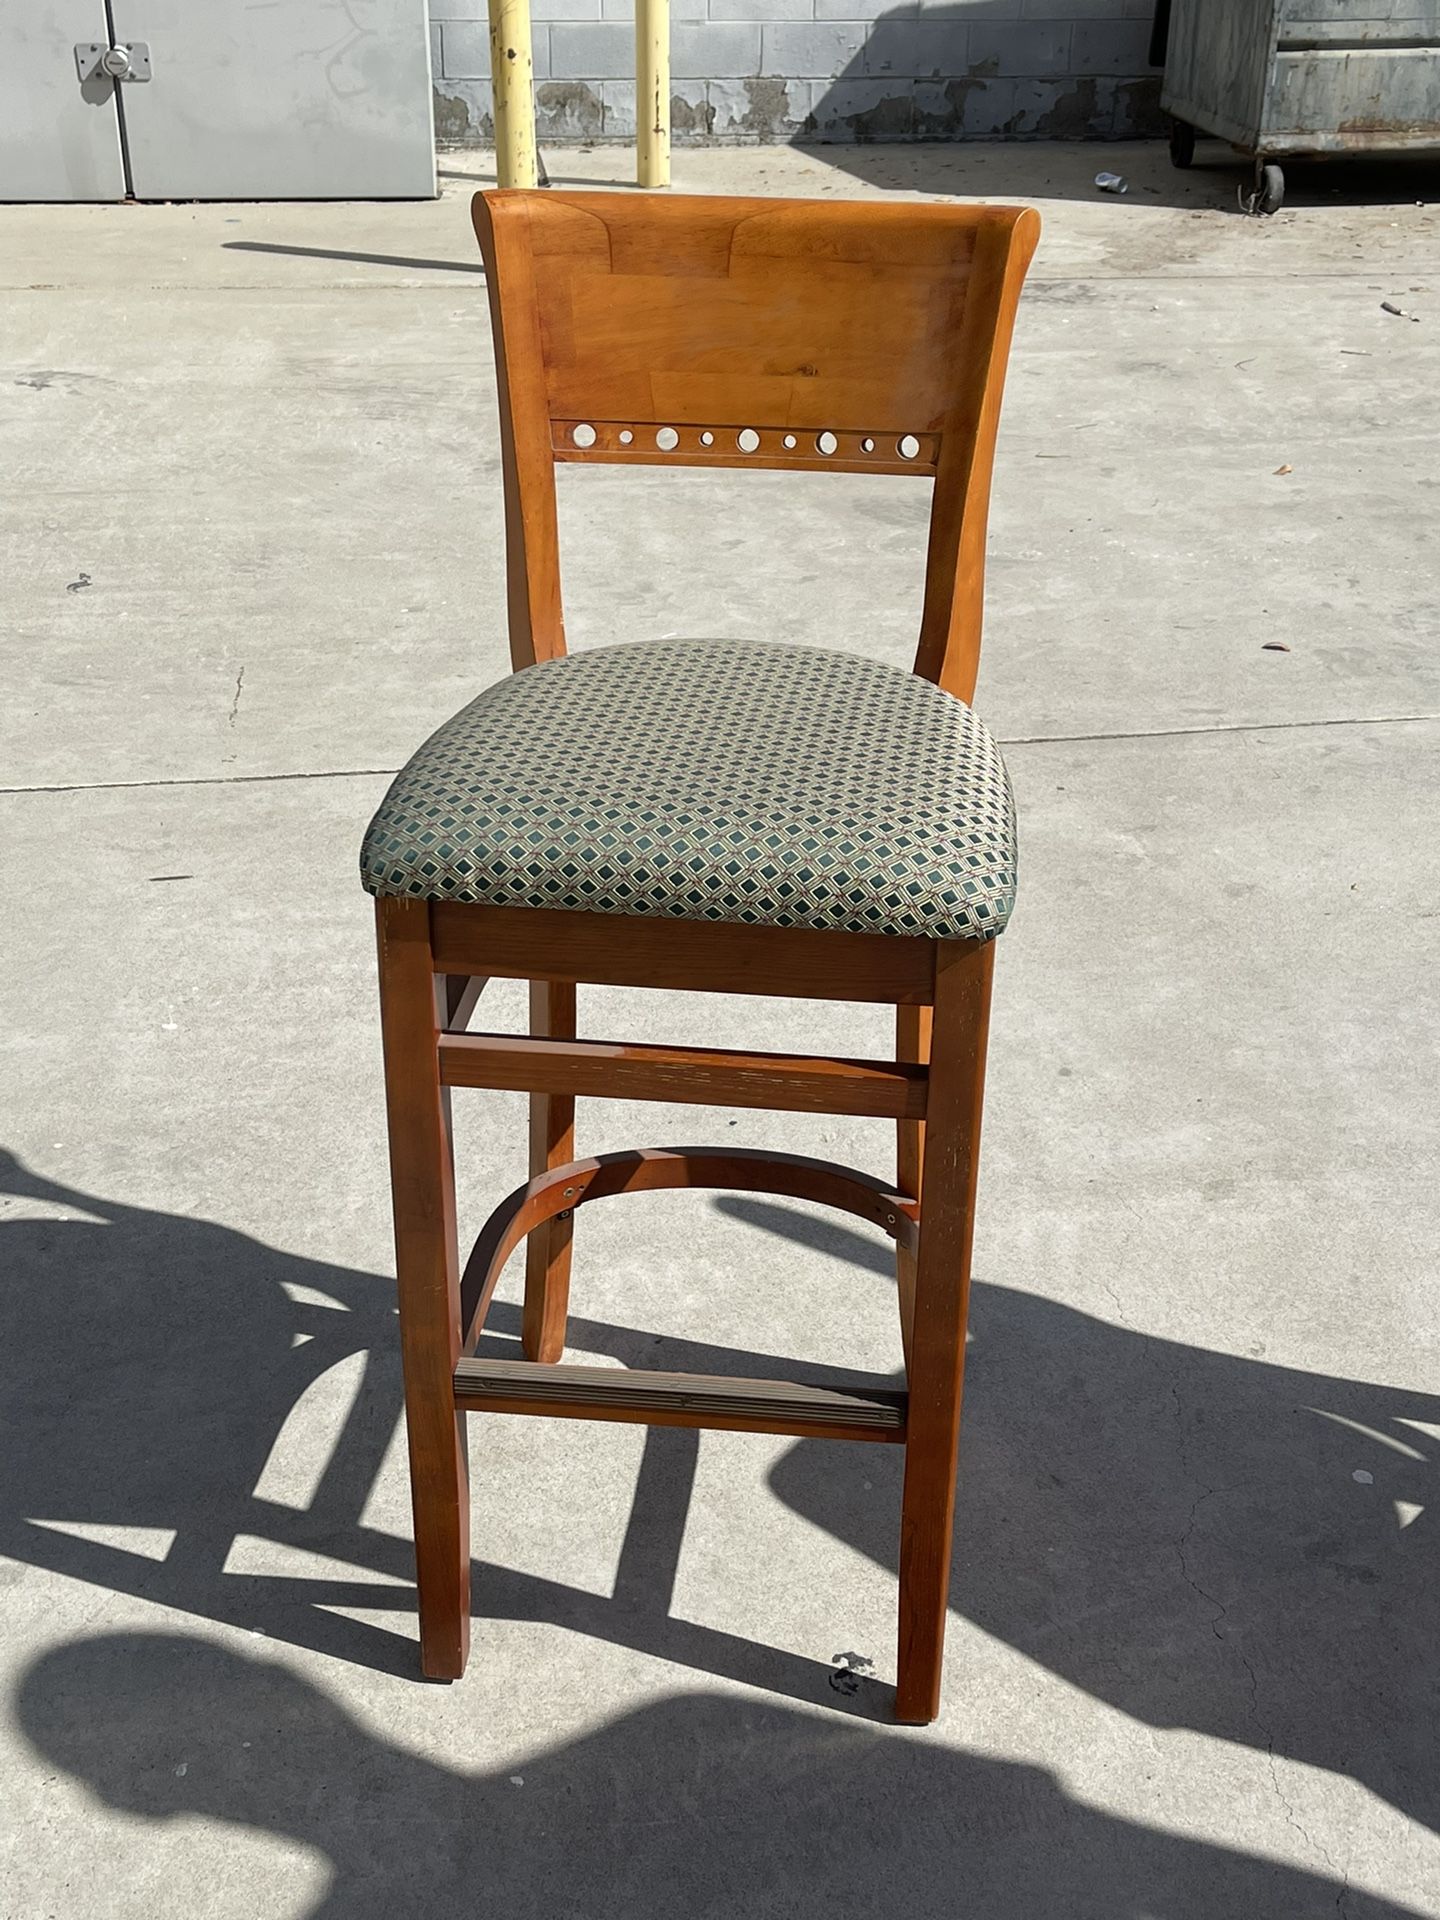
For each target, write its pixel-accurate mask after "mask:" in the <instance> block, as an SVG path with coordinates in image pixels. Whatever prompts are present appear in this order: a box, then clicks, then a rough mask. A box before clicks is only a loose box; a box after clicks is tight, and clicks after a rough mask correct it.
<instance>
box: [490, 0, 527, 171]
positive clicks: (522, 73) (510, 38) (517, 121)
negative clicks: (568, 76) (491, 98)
mask: <svg viewBox="0 0 1440 1920" xmlns="http://www.w3.org/2000/svg"><path fill="white" fill-rule="evenodd" d="M490 79H491V83H492V87H493V91H494V94H495V173H496V178H497V179H498V180H499V182H500V185H501V186H502V187H533V186H534V185H535V182H536V164H535V62H534V59H533V58H532V56H531V52H530V0H490Z"/></svg>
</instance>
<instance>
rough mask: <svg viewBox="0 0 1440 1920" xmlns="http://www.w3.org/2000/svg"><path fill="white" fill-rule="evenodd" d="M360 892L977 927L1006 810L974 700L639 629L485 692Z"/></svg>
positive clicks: (851, 925)
mask: <svg viewBox="0 0 1440 1920" xmlns="http://www.w3.org/2000/svg"><path fill="white" fill-rule="evenodd" d="M361 875H362V878H363V881H364V884H365V887H366V890H367V891H368V892H370V893H377V894H403V895H409V896H412V897H415V898H420V899H429V900H462V901H472V902H483V903H485V904H487V905H491V906H511V907H537V908H545V907H562V908H581V909H585V910H587V911H590V912H593V913H617V914H646V915H650V916H657V915H658V916H666V917H669V918H672V919H680V920H718V921H740V922H743V923H745V924H746V925H750V926H774V927H814V928H827V929H832V930H840V929H845V930H848V931H851V932H858V933H881V934H902V935H916V934H919V935H924V936H926V937H928V938H931V939H945V940H948V939H972V940H989V939H993V938H994V936H995V935H996V934H998V933H999V932H1000V931H1001V930H1002V929H1003V927H1004V925H1005V922H1006V920H1007V919H1008V918H1009V915H1010V910H1011V907H1012V905H1013V904H1014V898H1015V814H1014V807H1013V804H1012V802H1011V797H1010V786H1009V781H1008V779H1007V777H1006V773H1005V766H1004V762H1003V761H1002V760H1001V757H1000V752H999V749H998V748H997V747H996V745H995V742H994V740H993V739H992V738H991V737H990V734H989V733H988V732H987V730H986V728H985V726H984V725H983V723H982V722H981V721H980V720H979V719H978V718H977V717H976V716H975V714H974V713H972V712H971V710H970V709H969V707H967V706H965V705H963V704H962V703H961V702H960V701H958V700H955V699H952V698H951V696H950V695H949V694H947V693H942V692H941V691H940V689H939V688H938V687H935V686H932V685H931V684H930V683H929V682H928V681H925V680H919V679H917V678H916V677H915V676H914V675H913V674H910V673H906V672H905V671H903V670H902V669H901V668H898V667H891V666H886V665H883V664H882V663H880V662H878V661H874V660H865V659H861V658H858V657H857V656H855V655H852V654H846V653H838V652H830V651H826V650H823V649H820V648H816V647H796V646H782V645H778V644H774V643H770V642H765V641H741V640H655V641H648V642H640V643H637V644H633V645H623V646H613V647H605V648H600V649H597V650H595V651H593V652H585V653H579V654H571V655H569V656H567V657H566V658H564V659H561V660H548V661H544V662H542V663H541V664H539V665H538V666H533V667H527V668H525V669H524V670H523V671H521V672H520V673H516V674H513V675H511V676H510V678H508V679H506V680H502V681H500V682H499V683H498V684H497V685H495V686H492V687H487V688H486V689H485V691H484V692H483V693H482V694H480V696H479V697H478V698H477V699H475V700H472V701H471V703H470V705H469V706H468V707H465V708H464V709H463V710H462V711H461V712H460V713H457V714H456V715H455V716H454V718H453V719H451V720H447V721H446V722H445V724H444V726H442V727H441V728H440V729H439V731H438V732H436V733H434V734H432V736H431V737H430V739H429V740H427V741H426V742H425V744H424V746H422V747H421V748H420V750H419V752H418V753H416V754H415V756H414V758H413V759H412V760H411V761H410V762H409V764H408V765H407V766H405V767H404V768H403V769H402V770H401V772H400V773H399V774H398V775H397V776H396V778H395V781H394V782H393V784H392V785H391V787H390V790H389V792H388V793H387V794H386V796H385V798H384V800H383V801H382V802H381V804H380V808H379V811H378V812H377V813H376V815H375V818H374V820H373V821H372V822H371V824H370V829H369V831H368V833H367V834H366V836H365V844H364V848H363V851H362V853H361Z"/></svg>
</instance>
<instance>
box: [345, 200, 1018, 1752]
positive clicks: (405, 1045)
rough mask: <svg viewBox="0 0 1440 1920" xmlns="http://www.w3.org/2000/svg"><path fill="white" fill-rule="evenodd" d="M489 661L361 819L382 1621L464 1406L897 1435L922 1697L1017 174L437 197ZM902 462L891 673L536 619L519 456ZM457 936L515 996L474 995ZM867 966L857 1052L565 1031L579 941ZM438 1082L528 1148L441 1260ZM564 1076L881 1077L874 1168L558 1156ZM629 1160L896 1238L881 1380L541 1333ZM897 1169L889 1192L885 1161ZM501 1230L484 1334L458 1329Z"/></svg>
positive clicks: (974, 1103)
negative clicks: (374, 1151)
mask: <svg viewBox="0 0 1440 1920" xmlns="http://www.w3.org/2000/svg"><path fill="white" fill-rule="evenodd" d="M474 213H475V226H476V231H477V233H478V235H479V239H480V245H481V248H482V251H483V253H484V257H485V267H486V271H487V274H488V276H489V287H490V300H491V306H492V312H493V318H494V331H495V353H496V360H497V364H498V369H499V393H500V429H501V444H502V448H503V453H504V474H505V506H506V561H507V567H508V577H509V621H510V636H511V647H512V654H513V660H514V666H515V668H516V672H515V673H514V674H513V675H512V676H511V677H510V678H509V679H508V680H506V681H503V682H501V683H500V684H499V685H497V686H494V687H490V688H488V689H487V690H486V691H485V692H483V693H482V694H481V695H480V696H479V698H478V699H477V700H475V701H474V702H473V703H472V704H471V705H470V706H468V707H467V708H465V710H464V711H463V712H461V713H459V714H457V715H456V716H455V718H454V719H452V720H450V721H448V722H447V723H446V725H445V726H443V727H442V728H441V729H440V730H439V732H438V733H436V734H435V735H434V736H433V737H432V738H431V739H430V740H429V741H427V742H426V744H425V745H424V746H423V747H421V748H420V750H419V752H418V753H417V754H416V755H415V757H414V758H413V759H412V760H411V761H410V763H409V764H408V766H406V767H405V768H404V770H403V771H402V772H401V773H400V774H399V776H398V777H397V778H396V780H395V782H394V784H393V786H392V787H391V789H390V791H389V793H388V794H387V796H386V798H385V800H384V801H383V803H382V804H381V807H380V809H379V811H378V813H377V814H376V816H375V819H374V821H373V822H372V824H371V827H370V830H369V833H368V835H367V836H366V841H365V848H364V852H363V855H362V868H363V878H364V884H365V886H366V888H367V889H368V891H370V892H371V893H373V894H375V895H376V910H377V915H378V922H379V941H380V1003H381V1020H382V1024H383V1030H384V1051H385V1078H386V1096H387V1102H388V1110H389V1127H390V1160H391V1174H392V1180H393V1186H394V1208H395V1238H396V1261H397V1267H398V1273H399V1290H400V1338H401V1346H402V1351H403V1358H404V1376H405V1411H406V1421H407V1425H408V1433H409V1442H410V1471H411V1485H412V1492H413V1500H414V1513H415V1552H416V1564H417V1577H418V1586H419V1605H420V1639H421V1661H422V1665H423V1668H424V1671H425V1673H427V1674H429V1675H431V1676H433V1677H435V1678H443V1679H453V1678H456V1677H458V1676H459V1674H460V1673H462V1672H463V1670H464V1666H465V1660H466V1654H467V1650H468V1644H469V1618H470V1544H469V1503H468V1488H467V1479H466V1455H465V1433H464V1427H465V1419H464V1416H465V1414H466V1413H467V1412H472V1411H485V1412H500V1413H528V1414H549V1415H554V1416H559V1417H561V1418H566V1419H595V1420H631V1421H641V1422H645V1423H649V1424H652V1425H661V1426H688V1427H717V1428H728V1429H731V1430H739V1431H742V1432H757V1433H779V1434H801V1435H810V1436H817V1437H824V1436H831V1437H834V1438H838V1439H844V1440H867V1441H877V1442H891V1443H895V1444H899V1445H903V1446H904V1448H905V1478H904V1496H903V1511H902V1515H901V1530H900V1646H899V1663H898V1676H899V1684H898V1689H897V1695H896V1714H897V1717H898V1718H899V1719H900V1720H903V1721H911V1722H922V1721H927V1720H930V1719H933V1718H934V1716H935V1714H936V1713H937V1712H938V1710H939V1700H940V1674H941V1655H942V1650H943V1641H944V1632H945V1615H946V1603H947V1590H948V1583H949V1567H950V1546H951V1530H952V1515H953V1506H954V1494H955V1472H956V1449H957V1444H958V1438H959V1427H960V1385H961V1372H962V1367H963V1363H964V1350H965V1314H966V1304H967V1294H968V1287H969V1263H970V1244H971V1237H972V1222H973V1207H974V1198H975V1180H976V1165H977V1157H978V1150H979V1135H980V1109H981V1098H982V1087H983V1079H984V1061H985V1037H986V1025H987V1018H988V1009H989V998H990V975H991V963H992V959H993V955H994V944H993V943H994V938H995V936H996V935H997V934H999V933H1000V931H1001V930H1002V928H1003V927H1004V925H1005V921H1006V919H1007V917H1008V915H1009V912H1010V907H1011V904H1012V901H1013V897H1014V884H1015V850H1014V819H1013V810H1012V806H1011V801H1010V793H1009V786H1008V783H1007V780H1006V777H1005V770H1004V767H1003V764H1002V762H1001V759H1000V756H999V753H998V751H997V750H996V747H995V745H994V742H993V741H992V740H991V738H990V736H989V735H988V733H987V732H986V731H985V729H984V727H983V726H982V725H981V723H980V722H979V720H977V719H976V718H975V716H974V714H973V713H972V712H971V711H970V708H969V707H968V705H966V704H964V703H965V702H967V701H968V700H969V698H970V696H971V692H972V690H973V687H974V681H975V673H976V667H977V662H978V656H979V649H980V623H981V601H982V569H983V562H984V548H985V517H986V510H987V506H988V500H989V489H990V470H991V463H992V458H993V453H994V445H995V430H996V423H997V419H998V415H999V409H1000V395H1001V387H1002V384H1003V380H1004V373H1005V363H1006V359H1007V356H1008V352H1009V342H1010V334H1011V328H1012V325H1013V322H1014V316H1015V308H1016V303H1017V301H1018V299H1019V294H1020V286H1021V282H1022V280H1023V279H1024V275H1025V270H1026V267H1027V265H1028V263H1029V260H1030V256H1031V254H1032V253H1033V251H1034V247H1035V241H1036V238H1037V236H1038V233H1039V221H1038V219H1037V217H1036V215H1035V214H1034V213H1033V212H1032V211H1030V210H1028V209H1017V208H1010V207H991V206H948V205H940V206H936V205H921V206H916V205H894V204H865V203H854V202H850V203H846V202H834V201H815V202H811V201H800V200H737V199H723V198H710V197H708V196H705V197H692V198H675V199H665V200H660V199H654V198H649V197H641V196H634V195H629V194H626V195H623V196H622V195H619V194H608V193H558V192H555V191H551V192H549V193H543V194H537V193H531V192H522V191H502V192H494V193H484V194H480V195H477V197H476V199H475V203H474ZM575 460H579V461H591V460H603V461H609V462H612V463H616V464H620V465H638V466H665V465H675V464H684V465H692V466H705V467H747V466H748V467H769V468H780V469H786V470H791V469H802V470H807V471H820V470H830V469H836V470H839V471H842V472H846V473H877V474H896V475H904V476H908V477H919V478H923V479H926V480H929V481H930V482H932V484H933V503H932V508H931V520H930V540H929V553H928V558H927V563H926V578H925V594H924V603H923V614H922V619H921V630H920V645H919V652H918V654H917V656H916V660H915V669H914V673H913V674H912V673H907V672H905V671H903V670H902V669H899V668H895V667H890V666H885V665H881V664H879V663H877V662H875V661H872V660H867V659H864V658H861V657H858V656H856V655H853V654H847V653H840V652H831V651H822V650H820V649H817V648H810V647H797V646H789V645H780V644H778V643H774V644H771V643H765V642H739V641H706V640H669V641H653V642H649V643H641V644H633V645H628V644H627V645H620V646H615V647H609V648H603V649H598V650H594V651H591V652H587V653H583V654H579V655H575V656H567V654H566V651H565V637H564V629H563V626H562V621H561V610H560V574H559V559H558V547H557V532H556V508H555V463H556V462H557V461H575ZM487 976H503V977H508V978H514V979H524V980H528V981H529V982H530V983H531V986H530V1008H531V1020H530V1035H529V1037H520V1038H515V1037H509V1036H504V1035H500V1034H490V1033H472V1032H470V1031H469V1030H468V1025H469V1019H470V1016H471V1014H472V1012H473V1010H474V1006H475V1003H476V1001H477V999H478V997H479V994H480V990H481V988H482V987H483V985H484V982H485V978H486V977H487ZM577 981H578V982H598V983H604V984H611V985H623V986H631V987H661V988H666V989H677V988H680V989H683V988H690V989H696V990H703V991H707V992H722V993H725V992H730V993H747V994H757V993H758V994H779V995H793V996H797V997H809V998H816V999H825V1000H852V1001H878V1002H882V1003H887V1004H890V1005H893V1006H895V1007H896V1008H897V1009H898V1044H897V1048H896V1058H895V1059H894V1060H850V1059H824V1058H809V1057H803V1058H802V1057H789V1056H786V1055H783V1054H773V1053H769V1054H766V1053H762V1054H746V1053H737V1052H730V1051H721V1050H718V1049H706V1048H697V1047H661V1046H638V1045H626V1044H624V1043H621V1042H610V1041H604V1042H602V1041H596V1040H580V1039H577V1038H576V1037H575V1036H576V1031H577V1028H576V982H577ZM453 1087H491V1088H510V1089H521V1090H524V1091H527V1092H528V1093H529V1094H530V1097H531V1098H530V1111H531V1120H530V1168H531V1172H532V1174H533V1178H532V1179H531V1180H530V1182H529V1184H528V1185H527V1186H525V1187H523V1188H521V1189H520V1190H519V1191H518V1192H516V1193H514V1194H512V1195H511V1196H510V1198H509V1199H507V1200H506V1201H505V1202H504V1203H503V1204H502V1205H501V1206H500V1207H499V1208H498V1209H497V1210H496V1211H495V1213H494V1214H492V1216H491V1218H490V1220H489V1222H488V1223H487V1225H486V1226H485V1227H484V1229H483V1230H482V1232H481V1234H480V1236H479V1239H478V1240H477V1241H476V1243H475V1247H474V1251H473V1252H472V1253H471V1254H470V1256H469V1259H468V1260H467V1261H466V1262H465V1263H464V1265H463V1266H462V1264H461V1260H460V1254H459V1247H458V1239H457V1227H456V1214H455V1193H454V1173H453V1165H452V1155H451V1140H450V1091H451V1089H452V1088H453ZM577 1094H591V1095H606V1096H610V1097H615V1098H625V1099H651V1100H666V1101H692V1102H699V1103H704V1104H713V1105H731V1106H740V1107H768V1108H774V1109H777V1110H783V1111H789V1112H808V1113H836V1114H869V1115H880V1116H883V1117H886V1118H889V1119H893V1120H894V1121H896V1122H897V1125H898V1132H899V1169H898V1176H897V1178H896V1180H895V1181H893V1182H890V1181H886V1180H880V1179H875V1178H872V1177H870V1176H868V1175H865V1174H861V1173H854V1172H850V1171H848V1170H847V1169H845V1168H843V1167H838V1166H834V1165H830V1164H828V1163H826V1162H823V1161H818V1160H809V1159H803V1158H799V1157H796V1156H793V1155H787V1154H758V1153H746V1152H737V1151H733V1150H723V1149H716V1150H715V1151H708V1150H700V1149H691V1148H686V1149H667V1150H655V1149H645V1150H642V1151H639V1152H634V1153H622V1154H608V1155H604V1156H602V1157H600V1158H599V1159H590V1160H585V1159H576V1158H575V1140H574V1112H575V1097H576V1095H577ZM657 1187H722V1188H737V1189H742V1190H745V1191H748V1192H756V1193H772V1194H788V1195H793V1196H798V1197H801V1198H804V1199H808V1200H817V1201H822V1202H825V1203H828V1204H830V1205H832V1206H835V1207H839V1208H843V1209H845V1210H846V1211H848V1212H850V1213H853V1214H857V1215H859V1216H860V1217H861V1218H862V1219H867V1220H872V1221H875V1222H876V1223H878V1224H879V1225H880V1226H882V1227H883V1228H884V1229H885V1231H886V1232H887V1233H888V1234H889V1235H890V1236H891V1237H892V1238H893V1239H894V1241H895V1244H896V1249H897V1264H898V1274H899V1301H900V1320H901V1331H902V1337H903V1345H904V1354H905V1364H906V1383H907V1384H906V1389H905V1391H903V1392H901V1391H896V1390H895V1389H894V1388H893V1387H892V1386H891V1385H890V1384H889V1383H888V1382H887V1383H883V1384H882V1383H877V1384H876V1386H875V1387H874V1389H873V1390H872V1391H855V1390H854V1389H853V1388H852V1387H846V1388H844V1389H843V1390H841V1389H836V1390H833V1391H832V1390H823V1389H820V1388H815V1387H806V1386H795V1385H787V1384H785V1383H783V1382H776V1381H769V1380H739V1379H731V1378H728V1377H720V1378H704V1377H699V1376H688V1375H675V1374H664V1373H643V1372H639V1371H635V1370H627V1369H623V1368H613V1369H611V1368H592V1367H578V1366H565V1365H562V1364H560V1355H561V1353H562V1350H563V1348H564V1343H565V1324H566V1310H567V1295H568V1291H569V1283H570V1246H571V1227H572V1220H573V1216H574V1214H575V1212H576V1210H577V1209H578V1208H579V1207H581V1206H583V1205H585V1204H588V1203H589V1202H590V1201H592V1200H597V1199H600V1198H601V1197H602V1196H608V1195H612V1194H622V1193H635V1192H640V1191H644V1190H646V1189H651V1188H657ZM922 1193H923V1195H924V1212H923V1216H922V1212H921V1205H920V1199H921V1195H922ZM522 1240H527V1241H528V1246H527V1250H526V1268H525V1307H524V1317H523V1351H524V1353H525V1355H526V1358H525V1359H524V1360H522V1361H496V1360H481V1359H477V1358H475V1357H473V1350H474V1346H475V1342H476V1339H477V1337H478V1335H479V1332H480V1329H481V1327H482V1325H483V1324H484V1320H485V1313H486V1309H487V1307H488V1305H489V1302H490V1298H491V1294H492V1292H493V1290H494V1287H495V1284H496V1281H497V1279H498V1277H499V1275H500V1271H501V1269H502V1267H503V1266H504V1264H505V1261H506V1259H507V1258H508V1256H509V1255H510V1253H511V1252H512V1251H513V1250H514V1249H515V1248H517V1247H518V1246H519V1244H520V1242H521V1241H522Z"/></svg>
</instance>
